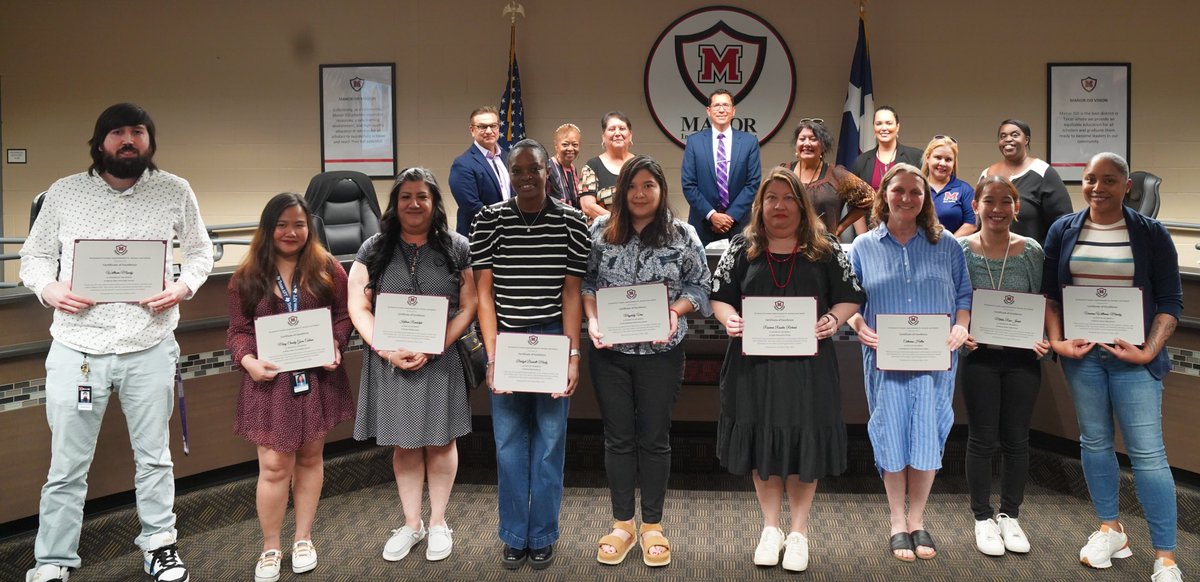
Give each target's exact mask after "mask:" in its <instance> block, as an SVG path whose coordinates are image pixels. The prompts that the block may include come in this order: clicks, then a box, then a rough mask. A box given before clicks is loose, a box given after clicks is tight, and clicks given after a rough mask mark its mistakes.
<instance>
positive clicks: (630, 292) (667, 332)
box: [596, 281, 671, 345]
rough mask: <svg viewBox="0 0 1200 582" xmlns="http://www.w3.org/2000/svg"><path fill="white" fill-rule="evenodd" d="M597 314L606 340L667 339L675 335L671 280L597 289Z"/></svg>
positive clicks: (622, 342)
mask: <svg viewBox="0 0 1200 582" xmlns="http://www.w3.org/2000/svg"><path fill="white" fill-rule="evenodd" d="M596 317H597V318H598V319H599V320H600V333H603V334H604V338H603V340H604V343H606V344H610V345H615V344H632V343H639V342H663V341H667V340H669V339H671V319H670V317H671V316H670V305H669V304H668V303H667V284H666V283H664V282H662V281H658V282H654V283H642V284H639V285H623V286H614V287H602V288H600V289H597V290H596Z"/></svg>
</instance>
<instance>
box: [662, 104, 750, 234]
mask: <svg viewBox="0 0 1200 582" xmlns="http://www.w3.org/2000/svg"><path fill="white" fill-rule="evenodd" d="M712 140H713V134H712V129H711V128H710V129H705V130H703V131H698V132H696V133H693V134H692V135H690V136H688V139H687V146H686V147H685V148H684V149H683V168H682V170H681V180H680V181H681V182H682V183H683V197H684V198H687V201H688V204H689V205H690V206H691V210H690V211H688V224H690V225H692V227H693V228H695V229H696V234H699V235H700V240H701V242H703V243H704V244H706V245H707V244H708V243H709V242H712V240H714V238H726V237H725V236H720V237H718V236H716V233H714V232H713V230H712V224H711V223H709V222H708V219H707V218H706V217H707V216H708V213H709V212H710V211H712V210H718V211H719V209H718V208H717V205H718V195H717V167H716V164H715V163H714V161H713V158H714V155H713V144H712ZM761 181H762V159H761V157H760V156H759V152H758V139H756V138H755V137H754V136H753V135H751V134H749V133H746V132H744V131H737V130H734V131H733V151H731V152H729V208H727V209H725V210H724V213H725V214H728V215H729V216H731V217H733V219H734V220H735V221H736V222H737V224H735V225H733V228H731V229H730V230H729V235H730V236H732V235H734V234H737V233H739V232H741V231H742V229H743V228H745V226H746V224H747V222H749V219H748V215H749V214H750V205H751V204H752V203H753V202H754V194H755V192H757V191H758V184H759V182H761Z"/></svg>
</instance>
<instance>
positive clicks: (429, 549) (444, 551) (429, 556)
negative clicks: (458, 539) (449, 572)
mask: <svg viewBox="0 0 1200 582" xmlns="http://www.w3.org/2000/svg"><path fill="white" fill-rule="evenodd" d="M453 534H454V530H452V529H450V526H448V525H434V526H430V527H429V535H428V536H427V537H426V538H425V559H426V560H429V561H430V562H437V561H438V560H445V559H446V558H448V557H450V552H451V551H452V550H454V535H453Z"/></svg>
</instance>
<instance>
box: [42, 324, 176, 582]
mask: <svg viewBox="0 0 1200 582" xmlns="http://www.w3.org/2000/svg"><path fill="white" fill-rule="evenodd" d="M83 358H84V354H83V353H81V352H77V351H75V350H73V349H71V348H69V347H67V346H65V345H63V344H61V343H59V342H57V341H56V342H54V343H53V344H52V345H51V346H50V353H49V355H47V356H46V420H47V421H48V422H49V424H50V433H51V437H50V473H49V475H48V476H47V477H46V485H45V486H43V487H42V499H41V507H40V508H39V512H38V518H39V521H38V533H37V541H36V542H35V543H34V546H33V553H34V557H35V558H36V559H37V564H38V566H41V565H43V564H56V565H59V566H66V567H68V568H78V567H79V566H80V563H81V562H80V559H79V553H78V550H79V533H80V528H81V527H82V526H83V502H84V497H85V496H86V495H87V475H88V469H89V468H90V467H91V465H92V458H93V457H94V456H95V453H96V436H97V435H98V434H99V432H100V422H101V420H102V419H103V418H104V410H105V409H106V408H107V407H108V402H109V397H110V396H112V395H113V394H116V395H118V396H119V397H120V401H121V411H122V412H124V413H125V420H126V423H127V424H128V425H129V440H130V443H131V445H132V446H133V459H134V465H135V474H134V487H135V488H136V496H137V509H138V517H139V518H140V519H141V522H142V523H141V524H142V529H141V534H140V535H138V537H137V538H136V539H135V540H134V542H135V543H136V544H137V545H138V546H139V547H141V548H142V549H143V550H147V551H148V550H152V549H155V548H150V547H147V545H146V544H147V542H148V541H149V539H150V537H151V536H152V535H154V534H156V533H162V532H171V533H172V534H173V535H174V533H175V512H174V509H173V508H174V504H175V476H174V474H173V472H172V467H173V464H172V463H171V448H170V444H171V437H170V433H169V431H168V426H167V423H168V422H169V421H170V419H171V411H172V408H173V406H174V402H175V399H174V385H175V364H176V362H177V361H178V360H179V344H177V343H175V338H174V336H171V337H168V338H167V339H164V340H163V341H161V342H159V343H158V345H156V346H154V347H152V348H149V349H146V350H142V351H140V352H132V353H128V354H98V355H96V354H89V355H88V356H87V362H88V367H89V368H90V370H89V374H88V377H87V380H86V381H85V380H84V378H83V374H82V373H81V372H80V369H79V368H80V365H81V364H82V363H83V361H84V360H83ZM83 383H87V384H90V385H91V386H92V394H91V399H92V410H90V411H82V410H79V406H78V404H79V394H78V388H77V387H78V386H79V385H80V384H83Z"/></svg>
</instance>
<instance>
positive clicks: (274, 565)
mask: <svg viewBox="0 0 1200 582" xmlns="http://www.w3.org/2000/svg"><path fill="white" fill-rule="evenodd" d="M282 561H283V552H281V551H279V550H267V551H265V552H263V553H262V554H260V555H259V556H258V563H257V564H255V565H254V582H275V581H276V580H279V564H280V562H282Z"/></svg>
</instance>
